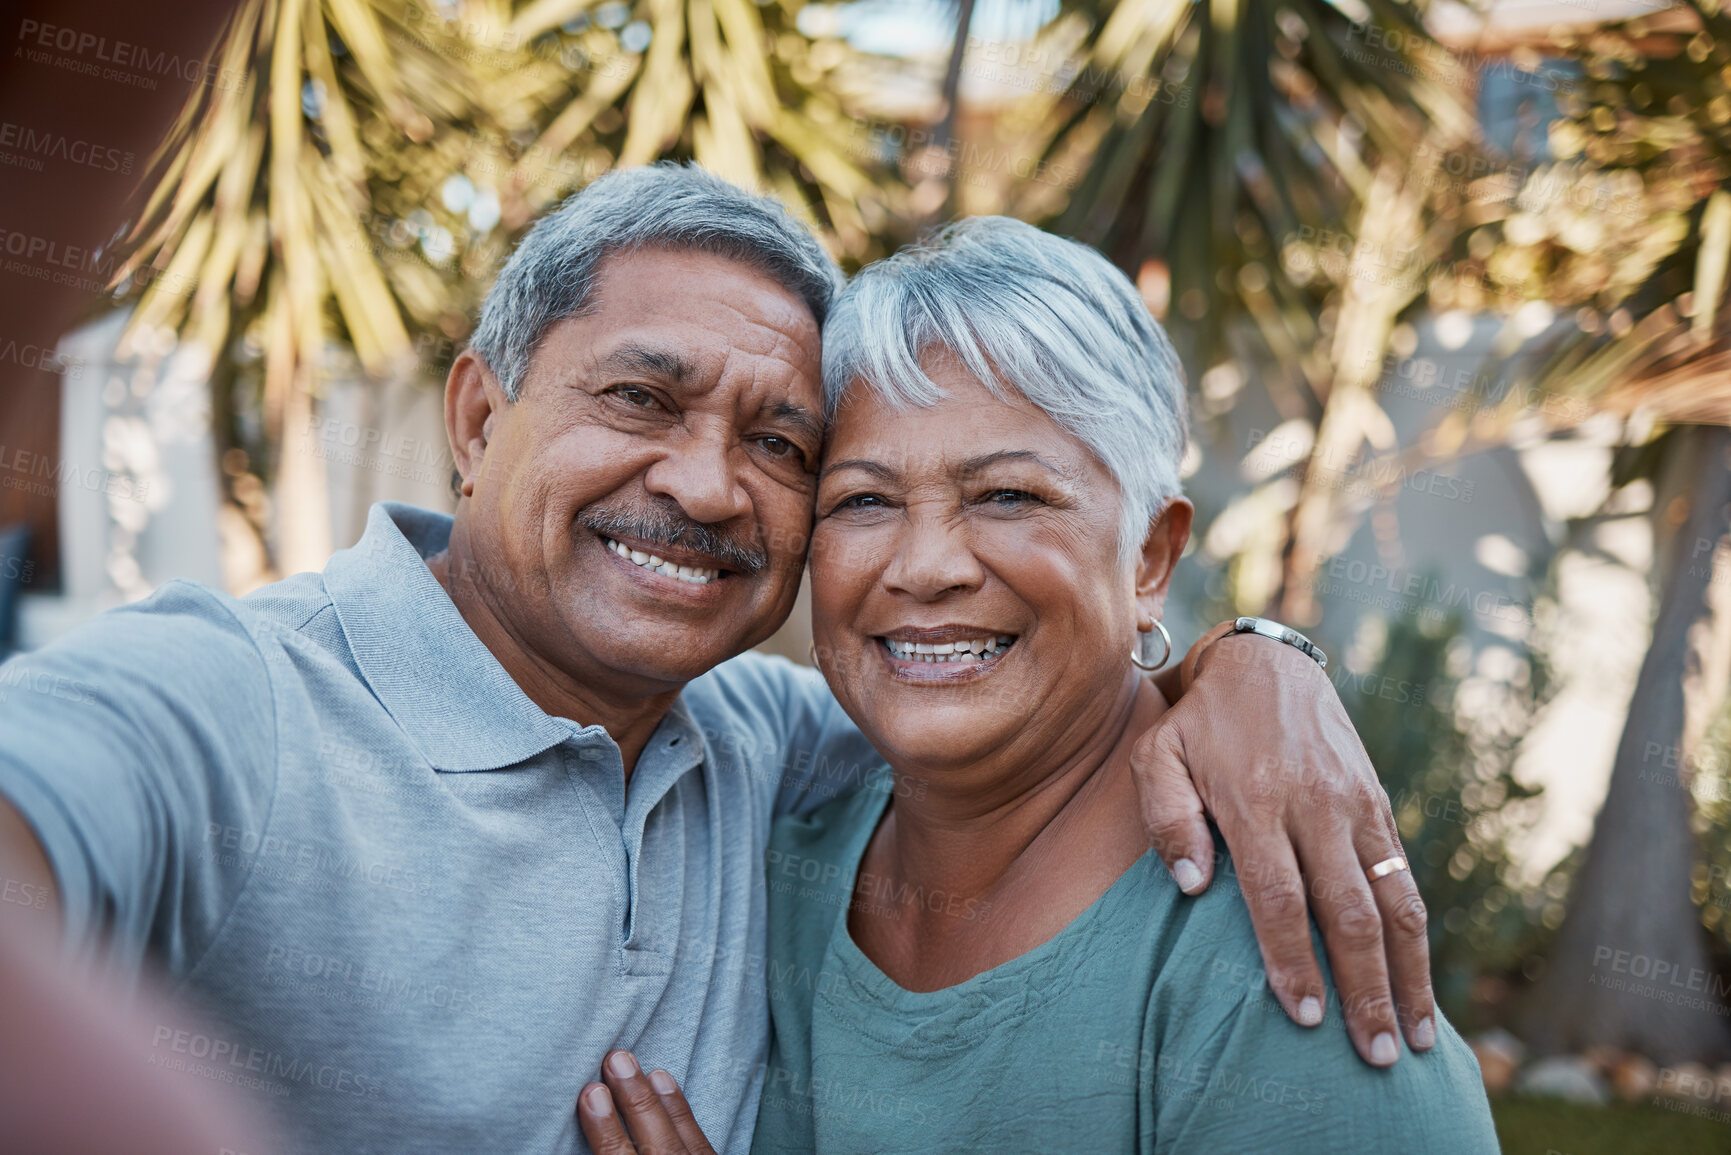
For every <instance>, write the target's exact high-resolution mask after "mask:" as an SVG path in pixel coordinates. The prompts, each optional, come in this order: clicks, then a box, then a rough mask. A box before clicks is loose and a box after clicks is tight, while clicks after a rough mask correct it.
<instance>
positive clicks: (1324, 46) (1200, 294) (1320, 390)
mask: <svg viewBox="0 0 1731 1155" xmlns="http://www.w3.org/2000/svg"><path fill="white" fill-rule="evenodd" d="M1359 8H1360V10H1359V11H1357V13H1356V18H1349V17H1348V16H1347V15H1345V14H1344V13H1343V11H1342V8H1341V7H1337V6H1336V5H1333V4H1329V3H1326V2H1324V0H1248V2H1246V3H1242V4H1240V3H1234V2H1230V0H1212V2H1209V3H1202V4H1186V3H1136V2H1132V0H1122V2H1120V3H1117V4H1114V5H1107V6H1105V7H1104V11H1103V12H1102V13H1101V14H1100V17H1099V19H1098V20H1097V21H1096V22H1095V23H1094V24H1093V25H1090V26H1089V27H1088V28H1087V30H1086V31H1085V33H1083V34H1081V35H1079V36H1078V35H1077V33H1076V30H1075V29H1074V28H1073V27H1072V28H1066V27H1064V24H1063V22H1062V21H1060V22H1059V24H1058V25H1055V26H1054V28H1053V29H1052V30H1050V32H1049V34H1048V39H1049V40H1051V41H1053V42H1057V43H1064V42H1066V40H1073V41H1076V42H1077V45H1078V46H1077V48H1076V50H1075V52H1074V56H1073V61H1074V62H1073V63H1072V64H1071V65H1070V74H1069V75H1070V78H1069V81H1068V83H1067V85H1063V86H1060V87H1059V89H1058V91H1056V92H1053V93H1049V94H1040V95H1036V96H1035V97H1034V98H1033V99H1032V101H1031V102H1030V103H1031V105H1032V106H1033V107H1032V110H1031V111H1027V110H1025V111H1023V112H1022V113H1020V114H1019V115H1020V116H1021V117H1022V118H1024V119H1031V120H1033V121H1035V122H1036V123H1037V124H1038V125H1039V127H1038V128H1037V129H1036V130H1035V135H1036V137H1037V138H1038V139H1039V140H1041V141H1043V142H1044V143H1043V146H1042V152H1043V156H1044V158H1045V159H1046V161H1047V162H1048V163H1050V164H1052V165H1054V166H1055V167H1056V168H1058V169H1059V170H1060V171H1063V170H1070V169H1075V170H1080V171H1081V173H1082V175H1081V177H1080V180H1079V181H1077V182H1076V183H1075V187H1074V188H1073V189H1069V190H1065V189H1064V188H1062V187H1061V186H1059V187H1054V184H1053V183H1052V182H1040V181H1030V182H1027V184H1026V185H1025V186H1024V187H1023V188H1022V189H1020V190H1019V196H1018V197H1017V199H1016V200H1015V201H1014V202H1013V209H1014V211H1016V212H1017V213H1019V214H1021V215H1025V216H1030V217H1035V218H1042V217H1043V218H1049V219H1050V220H1051V222H1052V225H1053V227H1054V228H1056V229H1057V230H1058V231H1060V232H1064V233H1068V234H1070V235H1073V236H1076V237H1078V238H1079V239H1082V240H1086V241H1088V242H1090V243H1093V244H1095V245H1097V246H1098V247H1100V248H1101V249H1102V250H1103V251H1104V252H1106V253H1107V255H1108V256H1110V257H1111V258H1112V259H1113V260H1114V261H1115V262H1116V263H1117V264H1118V265H1119V266H1120V267H1122V268H1124V269H1125V270H1126V271H1127V272H1129V273H1130V274H1131V276H1132V277H1134V278H1136V280H1137V283H1138V286H1139V287H1140V288H1141V289H1142V292H1143V296H1144V298H1145V299H1146V300H1147V301H1148V302H1149V305H1150V307H1151V308H1152V309H1153V310H1154V311H1155V312H1156V314H1157V315H1160V316H1162V317H1164V315H1165V314H1166V311H1167V310H1168V308H1169V307H1170V308H1172V309H1175V311H1176V314H1177V318H1178V323H1177V324H1176V325H1174V326H1173V335H1174V339H1175V340H1176V341H1177V343H1178V344H1179V347H1180V349H1181V350H1182V351H1183V352H1184V353H1185V355H1186V361H1187V363H1188V364H1189V365H1190V366H1191V368H1192V371H1193V372H1196V373H1202V372H1204V371H1206V370H1209V369H1210V368H1212V367H1213V366H1215V365H1217V364H1219V363H1222V362H1223V361H1225V360H1227V359H1229V358H1236V359H1237V360H1239V361H1244V362H1248V363H1255V364H1258V365H1267V369H1268V372H1267V375H1266V376H1265V377H1264V383H1265V385H1266V387H1267V388H1268V390H1269V394H1270V398H1271V400H1272V401H1273V403H1274V405H1275V408H1276V409H1277V410H1278V412H1279V413H1280V415H1281V417H1282V418H1284V419H1287V420H1297V421H1303V422H1306V423H1308V424H1309V426H1310V427H1311V428H1312V429H1313V430H1314V437H1313V439H1312V443H1311V445H1310V447H1309V448H1310V457H1311V462H1310V464H1311V467H1310V468H1305V469H1301V470H1300V471H1299V475H1298V489H1297V491H1296V492H1295V493H1294V494H1293V495H1292V496H1291V497H1290V498H1289V499H1287V500H1285V501H1283V502H1266V501H1265V502H1263V503H1262V507H1261V508H1262V512H1263V525H1262V526H1261V528H1260V530H1259V532H1256V533H1252V534H1249V535H1247V536H1246V538H1245V540H1246V543H1247V548H1248V549H1249V550H1251V551H1252V552H1253V553H1254V554H1255V555H1256V556H1254V557H1251V556H1246V557H1244V558H1241V559H1240V560H1239V562H1238V564H1236V565H1235V570H1234V572H1235V580H1236V581H1237V583H1238V587H1239V588H1238V594H1239V600H1240V603H1241V604H1242V605H1244V606H1245V607H1246V608H1247V609H1250V610H1258V609H1261V608H1263V607H1264V606H1266V605H1268V604H1269V603H1270V602H1271V601H1279V603H1280V605H1279V612H1280V613H1281V614H1282V615H1283V616H1284V617H1286V618H1287V619H1289V620H1292V621H1293V622H1295V623H1298V624H1312V623H1314V620H1315V609H1314V606H1313V605H1312V603H1311V601H1310V586H1311V579H1312V577H1313V575H1314V570H1315V567H1316V566H1317V565H1319V564H1320V562H1321V561H1322V560H1323V559H1324V558H1325V557H1326V556H1327V554H1328V553H1329V552H1330V551H1331V550H1332V549H1336V548H1338V547H1339V541H1338V540H1337V539H1338V537H1339V532H1338V530H1339V526H1340V525H1341V523H1342V520H1343V517H1342V513H1341V510H1340V506H1341V505H1342V503H1343V502H1347V503H1350V498H1349V497H1348V496H1347V495H1346V494H1345V493H1343V491H1342V490H1341V488H1340V487H1338V486H1335V485H1332V484H1330V480H1331V478H1332V476H1333V475H1334V474H1337V473H1338V471H1339V469H1340V463H1341V462H1344V461H1347V460H1350V459H1353V458H1355V457H1356V456H1357V455H1358V454H1359V452H1360V450H1361V448H1362V447H1364V446H1365V445H1366V444H1367V443H1368V444H1369V445H1370V446H1371V447H1372V448H1374V449H1375V450H1377V451H1388V450H1392V449H1394V448H1395V446H1394V444H1393V430H1392V426H1391V424H1390V423H1389V421H1388V419H1387V417H1386V415H1385V414H1383V412H1382V410H1381V408H1380V406H1379V405H1378V404H1377V402H1376V399H1375V395H1374V386H1375V384H1376V381H1377V378H1378V376H1379V374H1380V368H1381V366H1382V363H1383V353H1384V350H1385V347H1386V344H1387V341H1388V337H1389V333H1390V331H1391V330H1392V328H1393V326H1394V323H1395V320H1396V318H1397V317H1398V316H1399V315H1400V313H1401V312H1402V311H1403V310H1404V309H1406V308H1407V307H1408V306H1409V305H1410V304H1411V303H1412V302H1413V301H1414V300H1416V299H1418V298H1419V297H1420V296H1421V295H1422V292H1423V289H1424V281H1423V276H1422V274H1423V271H1424V269H1425V268H1427V267H1428V266H1429V265H1430V264H1431V263H1432V262H1433V261H1434V260H1435V259H1436V258H1437V257H1438V256H1439V255H1441V253H1442V252H1444V251H1446V246H1447V244H1448V243H1449V241H1450V239H1451V237H1452V232H1451V229H1452V227H1453V226H1452V215H1453V213H1454V212H1455V210H1456V207H1457V201H1458V197H1457V196H1456V195H1455V193H1454V191H1453V189H1452V188H1451V187H1450V185H1449V184H1448V182H1437V181H1435V180H1433V179H1431V173H1432V170H1433V169H1434V168H1435V166H1436V165H1437V164H1438V163H1439V161H1440V158H1444V157H1448V156H1451V155H1458V154H1459V153H1460V152H1461V151H1462V150H1464V149H1469V148H1470V147H1471V144H1472V140H1473V133H1474V124H1473V118H1472V114H1471V112H1470V110H1469V108H1468V106H1467V104H1466V101H1465V99H1464V95H1465V93H1466V92H1467V91H1469V90H1470V77H1469V75H1468V74H1467V72H1466V70H1464V69H1463V68H1461V67H1460V65H1459V64H1458V63H1457V62H1456V61H1455V59H1454V57H1453V56H1452V55H1451V54H1450V53H1448V52H1446V51H1444V50H1443V49H1441V48H1440V47H1439V46H1438V45H1437V44H1436V42H1435V41H1434V40H1433V39H1432V38H1431V36H1430V34H1429V33H1428V32H1427V31H1426V30H1425V29H1424V27H1423V25H1422V23H1421V22H1420V15H1421V12H1422V9H1421V8H1420V7H1419V6H1417V5H1415V4H1411V3H1407V2H1405V0H1377V2H1376V3H1373V4H1369V5H1363V6H1359ZM1076 19H1080V17H1077V18H1076ZM1415 145H1416V147H1415ZM1247 334H1254V335H1255V337H1256V338H1257V339H1258V340H1259V343H1260V349H1247V348H1245V347H1244V340H1243V339H1244V337H1245V336H1246V335H1247ZM1325 463H1328V464H1326V466H1325Z"/></svg>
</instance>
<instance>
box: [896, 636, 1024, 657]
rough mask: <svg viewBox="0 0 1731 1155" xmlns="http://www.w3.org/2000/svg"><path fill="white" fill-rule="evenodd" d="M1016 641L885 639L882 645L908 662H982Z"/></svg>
mask: <svg viewBox="0 0 1731 1155" xmlns="http://www.w3.org/2000/svg"><path fill="white" fill-rule="evenodd" d="M1015 640H1016V638H1015V635H1014V634H998V635H996V636H995V637H989V638H975V639H973V640H972V641H962V642H937V643H935V644H934V643H931V642H898V641H896V640H895V639H894V638H885V639H884V645H886V646H888V647H889V651H890V653H891V654H892V655H893V656H895V657H898V658H902V659H905V660H907V661H910V662H983V661H985V660H986V659H987V658H995V657H997V656H998V655H999V654H1001V653H1003V652H1004V651H1005V650H1007V649H1009V648H1010V643H1011V642H1014V641H1015Z"/></svg>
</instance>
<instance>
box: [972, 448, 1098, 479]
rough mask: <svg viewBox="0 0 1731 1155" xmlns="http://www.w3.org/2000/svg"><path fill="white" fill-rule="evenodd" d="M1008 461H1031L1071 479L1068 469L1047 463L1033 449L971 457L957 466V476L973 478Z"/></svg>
mask: <svg viewBox="0 0 1731 1155" xmlns="http://www.w3.org/2000/svg"><path fill="white" fill-rule="evenodd" d="M1006 461H1031V462H1033V463H1034V464H1035V465H1038V466H1039V467H1040V468H1042V469H1044V470H1046V471H1047V472H1048V473H1055V474H1057V475H1058V476H1059V477H1062V478H1065V479H1068V478H1070V477H1071V472H1070V471H1069V470H1068V469H1065V468H1063V467H1062V466H1060V465H1055V464H1053V463H1052V462H1050V461H1047V460H1046V459H1045V458H1044V457H1041V456H1040V455H1039V454H1038V453H1035V452H1034V451H1033V450H1032V449H1000V450H998V451H997V452H996V453H982V454H981V455H980V456H978V457H970V458H968V459H967V460H966V461H963V462H962V463H961V464H959V465H957V466H956V475H957V476H959V477H972V476H973V475H974V474H976V473H979V472H981V471H982V470H985V469H989V468H991V467H992V466H994V465H1001V464H1003V463H1004V462H1006Z"/></svg>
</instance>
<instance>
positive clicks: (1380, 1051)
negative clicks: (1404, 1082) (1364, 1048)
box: [1370, 1031, 1400, 1067]
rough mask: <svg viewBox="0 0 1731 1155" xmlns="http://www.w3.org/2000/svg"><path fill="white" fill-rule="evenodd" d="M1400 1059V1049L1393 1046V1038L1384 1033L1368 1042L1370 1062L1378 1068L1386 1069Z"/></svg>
mask: <svg viewBox="0 0 1731 1155" xmlns="http://www.w3.org/2000/svg"><path fill="white" fill-rule="evenodd" d="M1398 1058H1400V1048H1399V1047H1397V1046H1396V1045H1395V1041H1394V1036H1393V1035H1391V1034H1390V1033H1389V1032H1387V1031H1384V1032H1383V1033H1382V1034H1380V1035H1378V1036H1377V1037H1376V1038H1374V1039H1372V1040H1371V1041H1370V1061H1371V1062H1373V1063H1375V1064H1376V1065H1377V1066H1379V1067H1387V1066H1390V1065H1392V1064H1393V1063H1394V1061H1395V1060H1396V1059H1398Z"/></svg>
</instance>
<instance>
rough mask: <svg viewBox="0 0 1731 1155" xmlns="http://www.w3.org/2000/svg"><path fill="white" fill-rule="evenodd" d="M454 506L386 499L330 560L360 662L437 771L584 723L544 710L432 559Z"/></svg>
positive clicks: (521, 755) (442, 544) (490, 758)
mask: <svg viewBox="0 0 1731 1155" xmlns="http://www.w3.org/2000/svg"><path fill="white" fill-rule="evenodd" d="M451 522H452V519H451V517H450V515H449V514H442V513H435V512H433V511H432V510H427V509H420V508H418V507H416V506H412V505H404V504H402V503H399V502H394V501H386V502H379V503H378V504H376V505H374V506H373V507H372V509H371V510H370V511H369V512H368V514H367V528H366V532H365V533H363V534H362V535H361V540H360V541H358V542H356V543H355V545H354V546H353V547H352V548H350V549H345V550H341V551H339V552H337V553H336V554H334V555H332V557H331V560H330V561H329V562H328V563H327V564H326V565H325V569H324V582H325V591H326V593H328V594H329V595H330V599H331V604H332V605H333V606H334V607H335V608H336V613H337V620H338V621H339V622H341V623H342V628H343V634H344V636H345V637H347V639H348V643H349V652H350V653H351V654H352V655H353V656H354V660H355V665H357V666H358V667H359V668H360V671H361V676H362V677H364V678H365V679H366V681H367V684H368V686H369V687H371V689H372V691H373V693H374V695H376V696H377V697H378V699H379V701H380V702H382V703H383V704H384V707H385V709H386V710H388V711H390V714H391V717H392V718H394V719H395V720H396V722H397V724H398V725H399V726H401V727H402V729H403V732H404V733H405V734H406V735H407V736H408V739H409V741H410V742H412V743H414V745H415V746H416V747H417V748H418V749H419V750H420V751H421V754H422V755H423V756H424V757H425V758H426V759H427V761H428V762H429V763H431V764H432V766H433V768H434V769H436V770H445V771H468V770H498V769H501V768H502V767H505V766H513V765H516V764H517V763H519V762H522V761H525V760H526V759H529V758H533V757H534V756H535V755H537V754H540V753H542V752H544V751H546V750H549V749H551V748H552V747H554V746H557V745H558V744H559V743H560V742H563V741H564V740H566V739H567V738H570V737H572V736H573V735H575V734H581V733H583V732H584V731H585V730H593V731H595V734H594V735H589V736H591V737H596V736H600V737H604V736H605V731H604V730H602V728H601V727H599V726H591V727H579V726H578V724H577V723H575V722H571V721H568V720H566V719H563V718H555V717H552V716H551V715H549V714H548V713H547V712H546V711H544V710H542V709H541V708H540V707H539V706H537V705H536V704H535V703H534V702H532V701H530V699H529V696H528V695H527V694H525V693H523V690H522V688H521V687H520V686H518V685H517V683H516V682H515V681H514V680H513V679H512V677H511V675H510V674H508V673H506V672H505V668H504V667H503V666H501V665H500V664H499V660H498V659H497V658H495V657H494V656H493V653H492V651H491V650H489V649H487V647H486V646H485V645H483V644H482V642H481V639H480V638H478V637H476V636H475V632H474V631H473V630H471V629H470V628H469V624H468V623H467V622H465V621H464V620H463V615H462V614H461V613H459V612H458V610H457V606H456V604H455V603H454V602H452V601H451V598H450V595H448V594H447V593H446V592H445V588H444V587H443V586H441V585H440V584H439V580H438V579H437V578H435V577H434V576H433V573H432V571H431V570H429V569H428V568H427V566H426V564H425V559H426V558H429V557H431V556H433V555H434V554H436V553H438V552H440V551H441V550H443V549H445V548H446V547H447V546H448V545H449V544H450V541H451Z"/></svg>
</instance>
